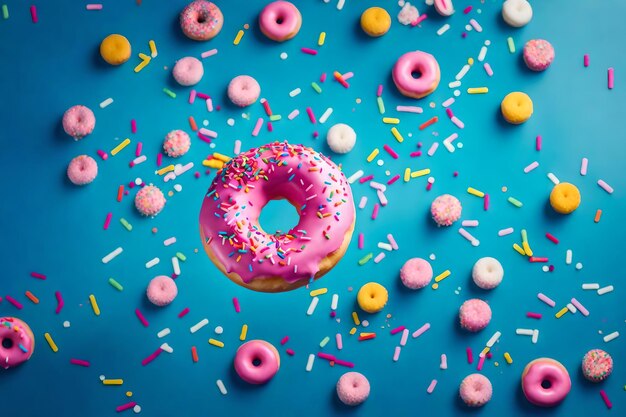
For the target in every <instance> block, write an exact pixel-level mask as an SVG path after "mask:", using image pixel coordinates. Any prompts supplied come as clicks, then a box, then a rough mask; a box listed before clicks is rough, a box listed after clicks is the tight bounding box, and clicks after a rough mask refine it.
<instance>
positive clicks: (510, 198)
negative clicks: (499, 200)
mask: <svg viewBox="0 0 626 417" xmlns="http://www.w3.org/2000/svg"><path fill="white" fill-rule="evenodd" d="M508 202H509V203H511V204H513V205H514V206H515V207H518V208H519V207H522V206H523V204H522V202H521V201H519V200H518V199H517V198H513V197H509V198H508Z"/></svg>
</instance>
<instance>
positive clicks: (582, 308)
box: [572, 298, 589, 316]
mask: <svg viewBox="0 0 626 417" xmlns="http://www.w3.org/2000/svg"><path fill="white" fill-rule="evenodd" d="M572 304H574V307H576V308H577V309H578V311H580V312H581V313H582V315H583V316H588V315H589V310H587V309H586V308H585V306H584V305H582V304H581V303H580V301H578V300H577V299H575V298H572Z"/></svg>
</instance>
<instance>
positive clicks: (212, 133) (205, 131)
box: [200, 127, 217, 139]
mask: <svg viewBox="0 0 626 417" xmlns="http://www.w3.org/2000/svg"><path fill="white" fill-rule="evenodd" d="M200 133H202V134H203V135H205V136H208V137H210V138H213V139H214V138H216V137H217V132H215V131H213V130H209V129H207V128H206V127H203V128H201V129H200Z"/></svg>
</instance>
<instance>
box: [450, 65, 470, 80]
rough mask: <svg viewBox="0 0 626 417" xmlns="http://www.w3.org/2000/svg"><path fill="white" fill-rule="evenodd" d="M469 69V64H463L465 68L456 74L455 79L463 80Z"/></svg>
mask: <svg viewBox="0 0 626 417" xmlns="http://www.w3.org/2000/svg"><path fill="white" fill-rule="evenodd" d="M469 70H470V66H469V64H465V65H463V68H461V71H459V72H458V74H456V76H455V77H454V79H455V80H457V81H461V80H462V79H463V77H465V74H467V72H468V71H469Z"/></svg>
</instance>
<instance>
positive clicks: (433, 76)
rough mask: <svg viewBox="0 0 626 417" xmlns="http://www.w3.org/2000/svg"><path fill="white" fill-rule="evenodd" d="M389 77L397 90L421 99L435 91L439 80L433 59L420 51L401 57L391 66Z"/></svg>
mask: <svg viewBox="0 0 626 417" xmlns="http://www.w3.org/2000/svg"><path fill="white" fill-rule="evenodd" d="M413 74H416V75H417V78H416V77H414V76H413ZM391 75H392V78H393V82H394V83H395V84H396V87H398V90H399V91H400V92H401V93H402V94H404V95H405V96H407V97H413V98H422V97H425V96H427V95H429V94H430V93H432V92H433V91H435V89H436V88H437V86H438V85H439V80H440V78H441V73H440V72H439V64H438V63H437V60H436V59H435V57H434V56H432V55H431V54H427V53H426V52H422V51H414V52H407V53H406V54H404V55H402V56H401V57H400V58H399V59H398V61H397V62H396V64H395V65H394V66H393V71H392V73H391Z"/></svg>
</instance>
